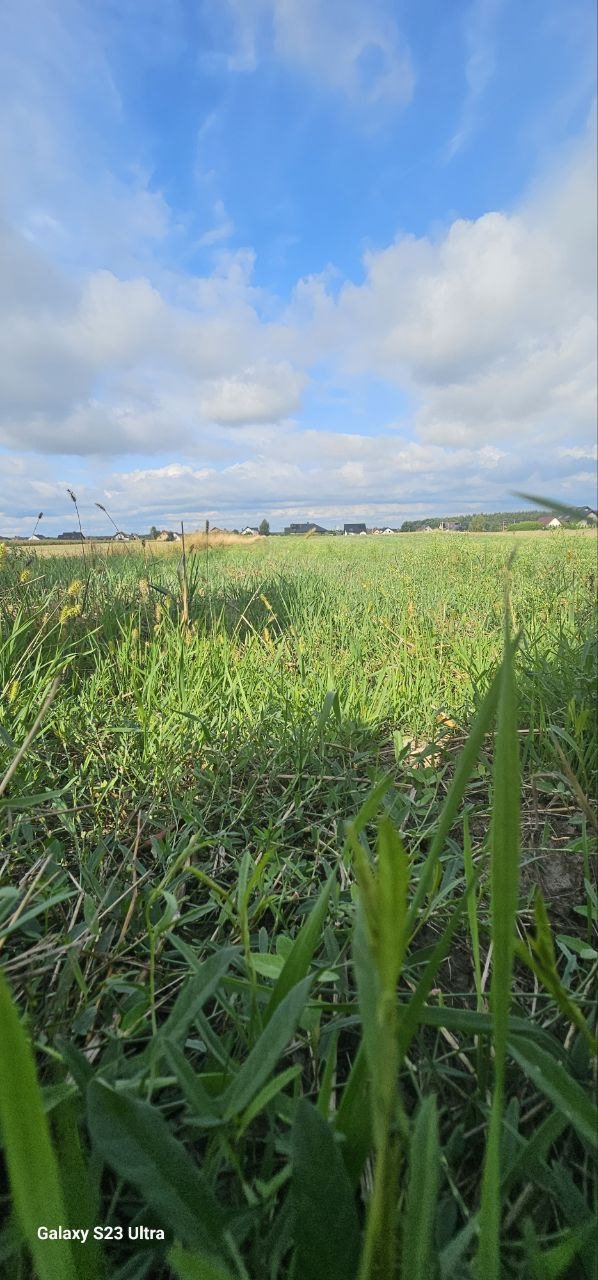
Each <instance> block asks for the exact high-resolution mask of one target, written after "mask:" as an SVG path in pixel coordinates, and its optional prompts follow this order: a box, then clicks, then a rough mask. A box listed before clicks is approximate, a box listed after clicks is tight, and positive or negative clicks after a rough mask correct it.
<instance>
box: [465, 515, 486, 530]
mask: <svg viewBox="0 0 598 1280" xmlns="http://www.w3.org/2000/svg"><path fill="white" fill-rule="evenodd" d="M487 527H488V521H487V520H485V519H484V517H483V516H482V515H479V516H472V517H471V519H470V521H469V529H470V532H471V533H483V532H484V530H485V529H487Z"/></svg>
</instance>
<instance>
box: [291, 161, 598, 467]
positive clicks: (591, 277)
mask: <svg viewBox="0 0 598 1280" xmlns="http://www.w3.org/2000/svg"><path fill="white" fill-rule="evenodd" d="M595 225H596V182H595V164H594V140H593V137H589V138H588V139H587V140H586V141H585V143H584V145H583V146H582V147H581V148H579V149H578V150H576V151H575V153H574V154H573V155H572V156H570V157H569V158H568V161H567V164H566V166H565V167H564V168H562V169H561V170H560V171H558V172H556V173H554V174H553V175H552V181H551V183H549V184H544V185H543V187H542V189H541V190H539V191H534V193H533V196H532V197H530V198H529V200H527V201H526V202H525V203H524V204H522V206H521V207H520V208H519V209H518V210H515V211H513V212H511V213H504V212H491V213H487V214H485V215H483V216H482V217H480V218H478V219H477V220H474V221H467V220H465V219H457V220H456V221H455V222H453V223H452V224H451V225H450V226H449V227H448V228H447V229H446V230H445V231H444V232H443V233H442V234H441V235H440V236H438V237H436V238H432V237H422V238H416V237H413V236H402V235H399V236H398V237H397V239H396V241H395V242H394V243H393V244H391V245H389V246H388V247H387V248H384V249H381V250H379V251H370V252H369V253H368V254H367V255H366V257H365V261H364V270H365V275H364V280H363V281H362V282H361V283H359V284H354V283H351V282H348V283H346V284H345V285H344V286H343V287H342V288H341V289H340V292H338V294H337V295H334V294H333V293H332V292H331V291H330V289H329V288H328V287H327V281H326V279H324V280H322V279H313V280H307V281H304V282H302V283H301V284H300V286H299V287H298V289H297V291H296V296H295V303H294V309H293V312H292V314H293V315H294V318H295V321H296V323H297V324H298V326H299V327H300V328H301V330H302V332H303V337H304V342H305V344H306V350H309V345H310V342H311V343H312V344H313V348H312V349H313V350H321V349H322V348H323V347H325V346H326V344H328V346H329V347H330V348H334V349H335V350H336V352H337V359H338V361H339V363H340V364H341V365H342V367H343V368H344V369H345V371H347V372H349V371H356V370H358V371H360V372H363V373H365V372H369V373H376V374H377V375H378V376H381V377H383V378H385V379H387V380H389V381H391V382H394V383H396V384H398V385H400V386H402V387H407V388H408V389H409V390H410V391H411V393H412V395H413V397H414V399H415V400H416V403H417V404H418V409H417V412H416V419H415V425H416V428H417V430H418V432H419V433H420V435H421V437H422V439H425V440H427V441H430V442H438V443H448V442H449V441H452V442H453V443H455V444H459V443H466V442H483V441H487V442H489V443H496V442H498V443H500V442H501V441H504V440H505V439H507V438H509V437H511V438H512V437H515V436H518V435H520V434H521V432H522V431H523V432H526V433H528V436H529V437H530V438H533V437H535V438H536V439H540V438H542V439H543V440H544V441H546V440H547V439H550V438H555V437H558V436H559V435H563V434H567V433H568V432H573V433H575V432H579V431H582V432H584V433H585V434H587V433H588V432H590V431H591V432H592V433H593V431H594V426H595V381H596V370H595V353H596V305H595V269H596V238H595Z"/></svg>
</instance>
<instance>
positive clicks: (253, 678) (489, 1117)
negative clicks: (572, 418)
mask: <svg viewBox="0 0 598 1280" xmlns="http://www.w3.org/2000/svg"><path fill="white" fill-rule="evenodd" d="M157 545H159V546H160V554H159V555H154V554H153V548H154V547H156V546H157ZM148 547H149V544H148ZM513 548H516V556H515V559H514V562H513V564H512V566H511V568H510V570H509V571H508V570H507V562H508V559H509V555H510V552H511V550H512V549H513ZM39 550H40V548H35V551H34V552H33V553H32V550H31V548H30V547H24V548H23V549H22V550H21V551H20V552H19V553H18V554H17V553H14V552H12V551H11V552H10V553H7V552H5V553H4V555H3V558H2V562H1V563H0V624H1V634H0V693H1V697H2V702H1V719H0V723H1V728H0V777H1V776H2V774H3V773H5V771H6V770H8V769H9V767H10V766H11V761H14V758H15V756H16V754H17V752H18V749H19V747H20V746H21V744H22V743H23V742H24V740H25V739H26V736H27V734H28V731H29V730H30V729H31V727H32V725H33V724H34V721H35V719H36V717H37V716H38V713H39V711H40V708H41V707H42V704H43V702H44V698H45V697H46V695H47V694H48V691H49V690H50V689H52V687H53V682H55V686H54V694H53V698H52V700H51V702H50V704H49V706H48V708H47V711H46V714H45V716H44V718H43V722H42V724H41V727H40V729H39V732H38V734H37V736H36V737H35V738H34V740H33V741H32V743H31V744H30V745H29V747H28V748H27V750H26V751H25V753H24V755H23V757H22V759H20V760H19V762H18V764H17V767H16V768H15V769H14V771H13V772H11V774H10V777H9V778H8V782H7V783H6V786H5V788H4V791H3V794H1V795H0V814H1V821H2V836H1V839H2V844H1V847H0V961H1V962H2V965H3V969H4V973H5V975H6V978H7V980H8V983H9V986H10V990H11V992H12V995H13V997H14V1003H13V1002H11V1001H10V1000H9V997H8V994H7V992H6V991H3V990H2V989H0V1019H2V1020H3V1022H2V1026H3V1027H4V1030H5V1033H6V1040H5V1043H6V1044H8V1043H9V1042H10V1045H11V1050H10V1053H9V1052H8V1051H6V1052H5V1053H3V1051H2V1047H1V1044H0V1120H1V1119H2V1116H3V1112H2V1108H4V1119H5V1128H4V1131H5V1133H6V1135H7V1137H6V1153H5V1154H6V1157H7V1166H8V1169H9V1173H10V1178H11V1181H12V1190H13V1194H14V1197H15V1199H16V1200H17V1202H18V1203H21V1201H19V1196H21V1197H22V1198H24V1200H25V1201H26V1202H27V1203H29V1204H30V1203H31V1201H32V1198H33V1199H34V1198H35V1193H34V1190H33V1187H32V1184H31V1182H30V1183H27V1177H28V1176H29V1177H30V1178H31V1177H32V1176H34V1174H35V1161H36V1159H37V1158H38V1155H39V1160H40V1161H41V1160H42V1159H43V1160H45V1162H46V1163H45V1164H43V1165H42V1164H40V1165H39V1168H38V1171H37V1172H38V1181H39V1177H41V1175H42V1172H43V1178H44V1184H45V1186H46V1188H47V1187H48V1186H49V1187H50V1191H51V1192H52V1194H53V1195H54V1196H55V1199H54V1201H53V1203H54V1205H55V1206H59V1207H60V1206H61V1212H62V1213H63V1214H64V1218H63V1219H61V1220H62V1221H64V1222H67V1221H69V1222H72V1223H75V1224H76V1225H77V1226H83V1225H86V1224H89V1223H102V1224H106V1225H112V1226H113V1227H114V1228H115V1229H117V1230H116V1232H115V1235H114V1238H113V1239H111V1240H108V1241H106V1242H105V1243H104V1244H103V1245H102V1244H100V1243H97V1242H96V1243H95V1244H87V1245H85V1246H83V1245H81V1244H74V1245H73V1246H72V1247H71V1245H70V1243H69V1242H66V1243H65V1242H61V1244H60V1249H61V1250H63V1252H62V1253H60V1255H59V1253H58V1244H57V1245H56V1250H57V1251H56V1253H55V1254H54V1255H53V1258H54V1262H53V1265H54V1266H59V1267H62V1270H60V1269H58V1270H55V1271H54V1272H51V1271H50V1270H48V1271H47V1273H44V1271H43V1266H44V1265H45V1264H44V1259H47V1257H48V1256H49V1254H48V1248H49V1246H45V1252H44V1248H43V1247H42V1246H41V1245H40V1244H39V1243H38V1245H37V1246H34V1249H35V1248H37V1253H36V1267H37V1271H36V1272H32V1271H31V1262H30V1260H29V1255H28V1253H27V1247H26V1245H25V1243H24V1241H23V1239H22V1236H21V1234H20V1232H19V1231H18V1230H17V1228H16V1226H15V1221H14V1219H12V1218H11V1217H10V1216H9V1204H10V1194H9V1188H8V1184H7V1183H6V1182H5V1184H4V1186H3V1188H2V1192H3V1205H4V1208H5V1210H6V1216H5V1225H4V1227H3V1229H2V1231H1V1232H0V1259H1V1260H2V1264H3V1265H4V1266H5V1267H6V1268H7V1274H11V1275H14V1276H21V1277H23V1278H24V1277H26V1276H29V1275H31V1274H39V1275H40V1276H43V1275H45V1274H47V1275H48V1276H50V1275H51V1274H52V1275H55V1276H59V1275H60V1276H62V1275H64V1276H75V1275H76V1276H77V1277H79V1276H82V1277H90V1280H96V1278H97V1277H100V1276H106V1277H110V1280H112V1278H113V1277H115V1278H119V1280H141V1278H142V1277H148V1280H154V1277H156V1278H160V1277H164V1278H166V1277H170V1276H180V1277H185V1276H189V1277H194V1276H197V1277H200V1276H203V1277H206V1278H208V1277H212V1278H213V1280H247V1278H249V1280H258V1278H259V1280H261V1278H262V1277H268V1278H269V1280H282V1278H283V1277H290V1278H291V1280H324V1278H325V1277H332V1280H351V1278H352V1277H355V1278H357V1277H358V1280H382V1278H383V1277H384V1280H386V1277H389V1278H390V1277H399V1276H401V1277H405V1278H407V1277H408V1278H409V1280H411V1277H415V1280H428V1277H432V1278H433V1277H437V1278H440V1280H452V1277H455V1278H458V1280H468V1278H470V1280H473V1278H474V1277H476V1280H486V1277H488V1278H489V1280H499V1277H500V1278H509V1277H521V1278H522V1280H523V1278H524V1277H525V1278H526V1280H527V1277H530V1278H532V1280H534V1278H536V1277H537V1280H540V1277H544V1276H551V1277H558V1276H562V1277H565V1278H569V1280H573V1278H574V1277H582V1278H584V1280H592V1277H593V1276H594V1274H595V1271H594V1245H593V1239H592V1230H593V1222H594V1202H593V1188H594V1185H595V1184H594V1181H593V1169H594V1165H593V1160H594V1154H595V1136H596V1135H595V1114H594V1110H593V1105H592V1095H593V1089H594V1076H593V1057H592V1051H593V1047H594V1046H593V1043H592V1031H593V1029H594V1026H595V1008H594V1005H593V1002H592V997H593V994H594V991H595V979H596V972H597V964H596V962H597V960H598V952H597V950H596V943H595V934H594V930H595V922H596V916H597V909H596V892H595V887H594V886H595V878H594V875H593V871H592V859H593V855H594V853H595V834H596V830H595V821H596V820H595V808H594V797H595V794H596V766H597V762H598V750H597V735H596V718H595V710H596V707H595V690H596V645H595V581H596V579H595V574H596V539H595V536H594V535H593V534H592V533H591V532H590V533H589V535H588V534H584V533H583V532H582V533H567V534H566V535H561V534H558V533H557V534H556V535H547V534H546V533H541V534H534V533H532V534H520V535H517V536H508V535H504V534H500V535H496V536H495V535H489V534H485V535H484V534H483V535H476V534H469V535H459V534H452V535H450V536H442V535H439V536H436V537H432V536H430V535H426V534H421V535H417V534H415V535H409V534H405V535H401V536H400V537H397V538H388V539H384V538H379V539H374V538H368V539H365V538H364V539H358V538H355V539H340V538H339V539H322V540H316V539H293V538H276V539H254V540H249V539H241V540H239V542H238V543H233V544H230V545H226V544H224V543H220V544H219V545H217V544H213V545H209V546H208V547H206V545H205V540H204V541H203V542H200V543H199V544H198V547H197V549H196V550H195V552H194V553H193V554H190V555H189V557H188V559H187V564H186V565H185V567H184V569H183V566H182V564H181V560H180V554H181V549H180V544H178V545H177V546H176V547H175V548H173V546H172V544H171V545H169V544H152V549H151V550H150V551H149V552H148V549H147V548H146V552H145V554H144V553H142V552H141V551H137V550H135V549H132V548H131V546H130V545H129V546H127V545H126V544H125V545H123V546H118V550H117V545H116V544H109V550H111V551H114V552H115V554H114V555H108V556H104V555H103V554H102V555H97V556H92V555H90V554H87V555H86V557H85V559H84V558H83V557H82V556H81V555H80V554H79V551H80V549H79V548H73V547H72V546H71V547H69V548H68V549H67V548H65V547H61V548H60V552H61V554H60V555H47V554H46V548H44V549H43V554H42V555H41V556H40V555H39ZM52 550H55V548H52ZM67 550H68V551H69V552H70V553H71V554H70V555H69V554H66V553H67ZM73 550H74V551H75V554H73ZM86 551H87V552H89V548H86ZM165 552H166V553H168V554H164V553H165ZM507 580H508V606H507V608H506V620H507V633H508V634H507V639H505V627H504V621H505V588H506V585H507ZM509 634H510V635H511V636H515V637H517V638H518V644H517V647H516V652H513V646H512V644H511V640H510V639H509V638H508V635H509ZM503 655H504V658H503ZM501 663H502V666H501ZM497 673H498V676H497ZM519 845H520V849H521V857H520V863H521V867H520V868H519V853H518V851H519ZM539 891H540V892H539ZM544 904H545V906H544ZM397 992H398V995H397ZM491 994H492V1000H490V995H491ZM15 1007H16V1008H18V1010H19V1012H20V1014H21V1015H22V1016H23V1019H24V1022H25V1025H26V1027H27V1030H28V1033H29V1035H30V1037H31V1040H32V1042H33V1045H34V1050H35V1060H36V1065H37V1071H38V1077H39V1080H40V1083H41V1086H42V1090H43V1092H42V1101H43V1107H44V1109H45V1112H46V1115H47V1116H48V1123H49V1126H50V1130H51V1135H52V1141H53V1143H54V1148H55V1149H56V1150H58V1152H59V1156H60V1159H59V1163H60V1169H61V1185H58V1178H57V1175H56V1174H55V1166H54V1163H53V1157H52V1152H51V1148H50V1147H49V1146H48V1147H47V1149H46V1147H44V1143H43V1135H44V1133H45V1128H44V1125H45V1121H43V1119H42V1113H41V1111H38V1110H36V1106H38V1103H37V1101H36V1097H37V1095H36V1093H35V1088H34V1082H33V1079H32V1078H30V1077H29V1076H28V1074H27V1065H26V1053H27V1049H26V1044H25V1041H24V1037H23V1036H22V1032H21V1024H19V1023H18V1022H17V1020H16V1019H15V1018H14V1008H15ZM7 1028H8V1031H7ZM1 1029H2V1028H1V1027H0V1030H1ZM11 1113H12V1114H13V1115H14V1114H16V1113H18V1115H19V1116H20V1117H21V1119H20V1120H19V1124H17V1125H15V1124H13V1125H12V1128H11V1127H10V1122H9V1120H7V1119H6V1117H7V1116H9V1115H10V1114H11ZM28 1117H29V1118H30V1129H29V1130H28V1128H27V1125H28ZM19 1125H20V1126H21V1127H20V1128H19ZM40 1134H41V1137H40ZM28 1143H29V1144H30V1145H29V1146H28V1145H27V1144H28ZM25 1150H26V1151H28V1152H29V1157H28V1161H29V1166H30V1167H31V1168H30V1173H29V1175H28V1173H27V1168H25V1167H24V1157H22V1156H21V1157H20V1156H19V1151H21V1152H23V1151H25ZM44 1153H45V1154H44ZM31 1170H32V1171H33V1173H32V1172H31ZM53 1179H55V1181H53ZM46 1194H47V1195H48V1196H50V1192H47V1193H46ZM27 1197H29V1199H27ZM56 1197H57V1198H56ZM50 1198H51V1197H50ZM32 1212H33V1210H31V1213H32ZM40 1212H41V1209H40ZM56 1212H57V1213H58V1209H57V1211H56ZM55 1216H56V1215H55ZM21 1220H23V1214H22V1213H21ZM138 1224H142V1225H144V1226H146V1227H150V1228H152V1227H153V1228H157V1229H159V1228H165V1229H166V1230H165V1235H166V1238H165V1240H164V1242H162V1241H161V1240H159V1239H154V1240H144V1241H143V1243H131V1241H129V1240H128V1239H127V1232H128V1230H129V1228H130V1227H132V1228H133V1229H135V1228H136V1226H137V1225H138ZM118 1229H122V1233H123V1235H124V1238H123V1239H120V1238H119V1231H118ZM173 1242H176V1247H175V1249H174V1251H172V1252H171V1250H172V1246H173ZM57 1258H59V1263H57V1262H56V1259H57Z"/></svg>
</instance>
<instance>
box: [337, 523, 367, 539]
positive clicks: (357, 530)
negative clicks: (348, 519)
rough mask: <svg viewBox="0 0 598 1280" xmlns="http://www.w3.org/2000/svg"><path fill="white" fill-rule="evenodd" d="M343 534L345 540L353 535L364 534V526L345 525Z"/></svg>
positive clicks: (365, 530) (365, 531)
mask: <svg viewBox="0 0 598 1280" xmlns="http://www.w3.org/2000/svg"><path fill="white" fill-rule="evenodd" d="M343 533H344V535H345V538H347V537H353V536H354V535H355V534H366V533H367V529H366V527H365V524H346V525H343Z"/></svg>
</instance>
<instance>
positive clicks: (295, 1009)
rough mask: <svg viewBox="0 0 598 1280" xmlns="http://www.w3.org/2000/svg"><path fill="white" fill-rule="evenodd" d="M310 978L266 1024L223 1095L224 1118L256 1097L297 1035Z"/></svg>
mask: <svg viewBox="0 0 598 1280" xmlns="http://www.w3.org/2000/svg"><path fill="white" fill-rule="evenodd" d="M310 986H311V978H304V979H303V981H302V982H298V983H297V986H295V987H293V988H292V990H291V991H289V993H288V995H286V996H285V998H284V1000H283V1001H282V1003H281V1004H279V1006H278V1008H277V1009H276V1011H275V1013H273V1014H272V1017H271V1018H270V1021H269V1022H268V1024H267V1026H266V1027H264V1030H263V1031H262V1034H261V1035H260V1036H259V1037H258V1039H257V1040H256V1042H255V1044H254V1046H253V1049H252V1050H251V1052H250V1054H249V1056H248V1058H246V1059H245V1062H244V1063H243V1065H242V1067H240V1068H239V1070H238V1072H237V1074H236V1076H235V1078H234V1080H233V1081H232V1084H231V1085H230V1086H229V1088H228V1089H227V1091H226V1093H225V1094H224V1096H223V1098H222V1107H223V1111H224V1115H225V1118H226V1119H227V1120H231V1119H232V1118H233V1117H234V1116H236V1115H238V1114H239V1112H241V1111H244V1110H245V1108H246V1107H248V1106H249V1103H250V1102H251V1101H252V1099H253V1098H255V1096H256V1094H257V1093H258V1092H259V1090H260V1089H261V1087H262V1085H263V1084H264V1082H265V1081H266V1080H267V1078H268V1076H269V1075H270V1072H271V1071H273V1069H274V1067H275V1066H276V1063H277V1062H278V1059H279V1058H280V1056H281V1054H282V1053H283V1051H284V1049H285V1048H286V1046H287V1045H288V1043H289V1040H290V1039H291V1037H292V1036H293V1035H294V1032H295V1029H296V1026H297V1023H298V1021H299V1019H300V1017H301V1014H302V1012H303V1009H304V1006H305V1003H306V1000H307V997H308V995H309V989H310Z"/></svg>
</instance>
